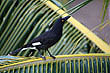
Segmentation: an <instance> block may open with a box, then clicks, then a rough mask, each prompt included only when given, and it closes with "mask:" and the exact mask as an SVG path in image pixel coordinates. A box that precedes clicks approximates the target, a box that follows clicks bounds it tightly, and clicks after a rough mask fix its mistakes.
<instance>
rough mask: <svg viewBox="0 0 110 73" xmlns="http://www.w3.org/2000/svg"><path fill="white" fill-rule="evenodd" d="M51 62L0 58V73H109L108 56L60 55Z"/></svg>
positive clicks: (24, 58) (48, 58) (109, 61)
mask: <svg viewBox="0 0 110 73" xmlns="http://www.w3.org/2000/svg"><path fill="white" fill-rule="evenodd" d="M56 57H57V58H56V59H55V60H53V59H52V58H50V57H46V58H47V60H42V59H41V58H31V57H12V56H0V59H1V60H0V73H3V72H5V73H109V72H110V54H77V55H60V56H56Z"/></svg>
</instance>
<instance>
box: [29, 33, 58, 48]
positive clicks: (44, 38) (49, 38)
mask: <svg viewBox="0 0 110 73" xmlns="http://www.w3.org/2000/svg"><path fill="white" fill-rule="evenodd" d="M56 37H57V36H56V35H55V34H54V33H51V32H50V31H48V32H45V33H43V34H41V35H40V36H38V37H36V38H34V39H33V40H32V41H31V42H30V44H32V45H33V46H37V45H48V44H52V43H54V42H55V41H56ZM55 43H56V42H55Z"/></svg>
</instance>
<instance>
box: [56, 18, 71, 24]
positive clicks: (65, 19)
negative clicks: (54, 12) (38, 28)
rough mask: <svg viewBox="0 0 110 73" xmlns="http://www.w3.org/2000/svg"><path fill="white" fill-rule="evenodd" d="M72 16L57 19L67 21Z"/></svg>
mask: <svg viewBox="0 0 110 73" xmlns="http://www.w3.org/2000/svg"><path fill="white" fill-rule="evenodd" d="M70 17H71V16H66V17H60V18H58V19H57V21H58V22H61V23H65V22H66V21H67V20H68V19H69V18H70Z"/></svg>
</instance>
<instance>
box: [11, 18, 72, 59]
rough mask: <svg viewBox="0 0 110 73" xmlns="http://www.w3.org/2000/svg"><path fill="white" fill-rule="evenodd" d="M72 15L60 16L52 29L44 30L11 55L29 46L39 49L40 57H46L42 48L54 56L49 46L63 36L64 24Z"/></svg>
mask: <svg viewBox="0 0 110 73" xmlns="http://www.w3.org/2000/svg"><path fill="white" fill-rule="evenodd" d="M69 18H70V16H66V17H63V18H61V17H60V18H58V19H57V20H56V21H55V22H54V24H53V27H52V29H50V30H49V31H47V32H44V33H43V34H41V35H39V36H38V37H36V38H34V39H33V40H32V41H31V42H29V43H27V44H26V45H24V46H22V47H21V48H19V49H17V50H15V51H13V52H10V54H9V55H15V54H16V53H18V52H19V51H21V50H26V49H28V48H31V49H34V50H38V52H39V54H40V57H42V58H43V59H45V57H43V56H42V55H41V53H40V50H46V51H48V53H49V55H50V57H52V58H54V59H55V57H54V56H53V55H52V54H51V53H50V52H49V50H48V48H49V47H51V46H53V45H54V44H56V43H57V42H58V41H59V40H60V38H61V36H62V31H63V24H64V23H65V22H66V20H67V19H69Z"/></svg>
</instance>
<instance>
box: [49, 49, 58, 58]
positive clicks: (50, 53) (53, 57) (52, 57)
mask: <svg viewBox="0 0 110 73" xmlns="http://www.w3.org/2000/svg"><path fill="white" fill-rule="evenodd" d="M47 51H48V53H49V55H50V57H52V58H53V59H55V58H56V57H55V56H53V55H52V54H51V53H50V52H49V50H48V49H47Z"/></svg>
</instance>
